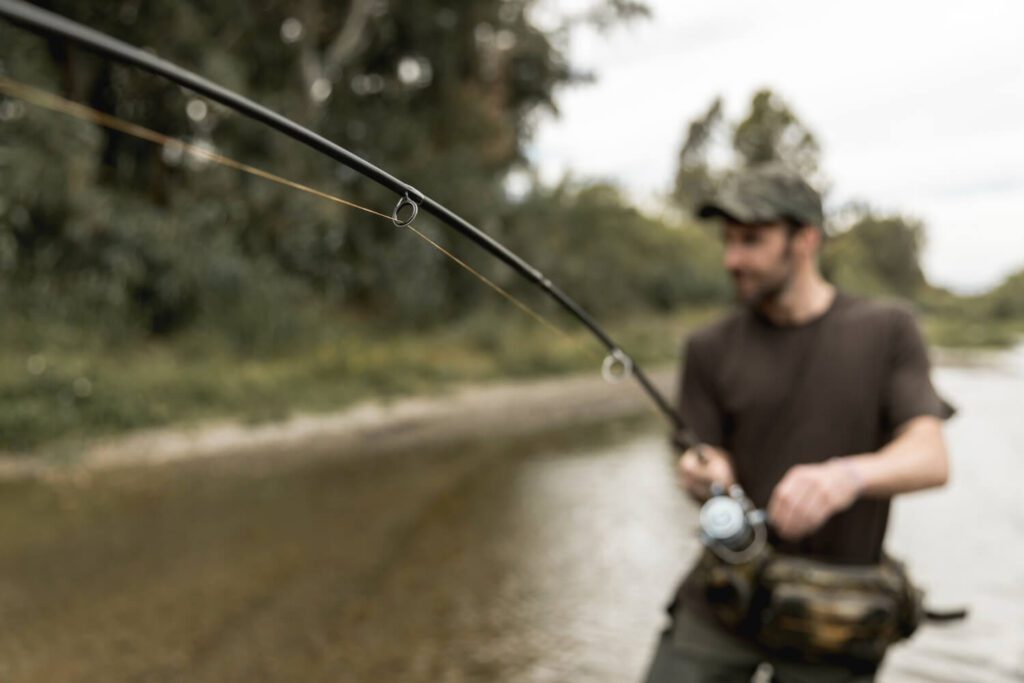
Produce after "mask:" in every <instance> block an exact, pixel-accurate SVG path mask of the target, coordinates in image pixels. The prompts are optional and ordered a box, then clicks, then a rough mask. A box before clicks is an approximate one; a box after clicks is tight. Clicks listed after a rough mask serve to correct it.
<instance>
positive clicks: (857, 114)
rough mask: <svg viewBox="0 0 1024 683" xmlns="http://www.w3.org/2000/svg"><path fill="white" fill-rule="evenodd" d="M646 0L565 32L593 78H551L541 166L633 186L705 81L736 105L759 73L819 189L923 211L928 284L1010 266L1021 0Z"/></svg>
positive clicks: (703, 103) (691, 108)
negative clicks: (821, 180) (804, 136)
mask: <svg viewBox="0 0 1024 683" xmlns="http://www.w3.org/2000/svg"><path fill="white" fill-rule="evenodd" d="M552 2H554V3H555V4H556V5H558V6H559V7H560V8H563V9H564V8H565V7H567V6H570V5H572V4H574V3H573V2H571V1H570V0H552ZM648 4H649V5H650V6H651V8H652V10H653V12H654V16H653V17H652V18H651V19H649V20H640V21H637V22H636V23H634V24H633V25H632V26H628V27H621V28H617V29H615V30H613V31H612V32H611V33H610V34H608V35H604V36H601V35H598V34H595V33H593V32H579V33H577V34H576V35H575V37H574V38H573V41H572V43H571V55H572V60H573V62H574V63H575V64H576V65H577V66H578V67H583V68H587V69H591V70H593V71H594V72H595V73H596V75H597V78H598V80H597V82H596V83H594V84H591V85H586V86H578V87H573V88H570V89H566V90H563V91H562V92H561V94H560V96H559V98H558V104H559V107H560V108H561V112H562V115H561V117H560V118H559V119H552V120H547V121H545V122H544V124H543V125H542V126H541V128H540V130H539V134H538V135H537V137H536V139H535V141H534V144H533V145H532V148H531V152H530V153H531V156H532V157H533V160H534V161H535V162H536V163H537V164H538V165H539V167H540V168H541V172H542V176H543V177H544V178H545V179H547V180H557V179H558V178H559V177H561V175H562V174H563V173H564V172H566V171H571V172H572V173H573V174H574V175H575V176H578V177H588V178H589V177H594V178H606V179H612V180H615V181H616V182H618V183H619V184H621V185H623V186H624V187H626V188H628V189H629V190H630V192H631V194H632V195H633V196H634V197H636V198H637V199H638V200H639V201H641V202H651V201H652V198H654V197H656V196H659V195H663V194H664V193H665V192H666V191H667V190H668V188H669V187H670V185H671V182H672V177H673V174H674V167H675V159H676V155H677V153H678V150H679V146H680V144H681V142H682V139H683V135H684V131H685V127H686V125H687V124H688V122H689V121H690V120H691V119H692V118H694V117H695V116H696V115H698V114H700V113H701V112H703V111H704V110H705V109H706V108H707V106H708V104H709V103H710V102H711V100H712V99H713V98H714V97H715V96H716V95H722V96H723V97H724V98H725V100H726V111H727V116H728V117H729V118H732V119H735V118H737V117H739V116H742V114H743V113H744V112H745V110H746V106H747V104H748V103H749V100H750V96H751V94H752V93H753V92H754V91H755V90H756V89H758V88H760V87H764V86H767V87H770V88H772V89H773V90H775V91H776V92H778V93H779V94H780V95H782V96H783V98H784V99H786V100H787V101H788V102H789V104H790V105H791V106H792V107H793V109H794V110H795V111H796V113H797V115H798V116H800V117H801V119H802V120H803V121H804V123H805V124H807V125H808V126H809V127H810V128H811V129H812V130H813V131H814V132H815V133H816V135H817V136H818V139H819V141H820V142H821V144H822V148H823V159H824V171H825V173H826V174H827V175H828V177H829V178H830V179H831V181H832V184H833V185H832V194H831V196H830V202H831V203H832V204H833V205H835V204H839V203H842V202H845V201H847V200H850V199H864V200H867V201H869V202H871V203H872V204H873V205H876V206H878V207H879V208H881V209H884V210H893V211H899V212H902V213H906V214H910V215H913V216H916V217H918V218H920V219H922V220H924V222H925V224H926V225H927V235H928V243H927V246H926V251H925V254H924V267H925V271H926V273H927V275H928V277H929V278H930V279H931V281H932V282H934V283H936V284H940V285H945V286H949V287H952V288H954V289H956V290H958V291H961V292H969V291H979V290H983V289H985V288H988V287H990V286H992V285H993V284H995V283H997V282H998V281H1000V280H1001V279H1002V278H1003V277H1004V276H1005V275H1006V274H1007V273H1009V272H1011V271H1014V270H1017V269H1020V268H1024V2H1021V1H1020V0H970V1H967V0H963V1H960V2H948V1H935V0H932V1H931V2H916V1H914V2H911V1H905V0H887V1H886V2H882V1H877V0H860V1H859V2H855V3H853V2H850V3H835V2H822V1H821V0H781V1H780V0H773V1H771V2H765V1H763V0H762V1H760V2H758V1H746V0H715V1H714V2H710V1H708V2H692V1H686V0H648Z"/></svg>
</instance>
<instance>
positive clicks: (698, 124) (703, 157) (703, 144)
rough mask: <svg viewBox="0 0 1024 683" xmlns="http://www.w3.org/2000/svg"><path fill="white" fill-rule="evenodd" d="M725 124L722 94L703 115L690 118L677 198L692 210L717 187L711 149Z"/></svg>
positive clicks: (681, 153)
mask: <svg viewBox="0 0 1024 683" xmlns="http://www.w3.org/2000/svg"><path fill="white" fill-rule="evenodd" d="M721 124H722V98H720V97H716V98H715V100H714V101H713V102H712V103H711V106H710V107H708V110H707V111H706V112H705V113H704V114H703V115H702V116H699V117H697V118H696V119H694V120H693V121H691V122H690V126H689V129H688V130H687V133H686V140H685V141H684V142H683V146H682V148H681V149H680V150H679V161H678V163H677V165H676V179H675V187H674V189H673V192H672V198H673V200H674V201H675V202H676V203H677V204H678V205H679V206H681V207H683V208H684V209H686V210H687V212H692V211H693V210H694V209H695V208H696V207H697V205H698V204H700V203H701V202H702V201H703V200H705V199H707V198H708V197H710V196H711V195H712V194H713V193H714V191H715V184H716V178H715V176H714V174H713V172H712V170H711V168H710V167H709V165H708V152H709V151H710V149H711V144H712V143H713V142H714V135H715V132H716V131H717V129H718V128H719V127H720V126H721Z"/></svg>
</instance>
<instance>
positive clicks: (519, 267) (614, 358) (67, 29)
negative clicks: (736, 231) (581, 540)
mask: <svg viewBox="0 0 1024 683" xmlns="http://www.w3.org/2000/svg"><path fill="white" fill-rule="evenodd" d="M0 16H2V17H4V18H6V19H7V20H9V21H11V22H12V23H14V24H16V25H18V26H21V27H23V28H26V29H28V30H30V31H33V32H36V33H42V34H47V35H53V36H58V37H60V38H64V39H66V40H69V41H71V42H74V43H76V44H78V45H80V46H81V47H83V48H86V49H87V50H90V51H92V52H95V53H97V54H99V55H101V56H104V57H106V58H108V59H112V60H114V61H117V62H121V63H124V64H127V65H130V66H133V67H135V68H138V69H141V70H143V71H147V72H149V73H152V74H155V75H157V76H160V77H162V78H165V79H167V80H169V81H172V82H174V83H177V84H178V85H180V86H182V87H184V88H187V89H189V90H191V91H193V92H195V93H198V94H200V95H202V96H204V97H206V98H208V99H210V100H213V101H215V102H219V103H220V104H222V105H224V106H226V107H228V108H230V109H233V110H234V111H236V112H238V113H239V114H241V115H242V116H245V117H247V118H250V119H253V120H255V121H259V122H260V123H263V124H265V125H267V126H270V127H271V128H273V129H275V130H277V131H279V132H281V133H283V134H284V135H287V136H288V137H290V138H292V139H293V140H295V141H297V142H299V143H301V144H303V145H305V146H307V147H310V148H311V149H313V150H315V151H317V152H319V153H321V154H324V155H326V156H327V157H329V158H331V159H333V160H335V161H337V162H340V163H342V164H344V165H345V166H347V167H349V168H350V169H352V170H354V171H356V172H357V173H360V174H361V175H363V176H365V177H366V178H368V179H370V180H372V181H374V182H376V183H377V184H379V185H381V186H383V187H385V188H387V189H388V190H390V191H392V192H394V193H395V194H396V195H398V197H399V199H398V203H397V204H396V205H395V208H394V211H393V212H392V214H391V220H392V222H393V223H394V224H395V225H396V226H397V227H409V226H411V224H412V222H413V221H414V220H415V219H416V216H417V215H418V213H419V212H420V211H421V210H422V211H424V212H426V213H428V214H430V215H432V216H434V217H435V218H437V219H438V220H440V221H441V222H442V223H444V224H445V225H447V226H449V227H450V228H452V229H454V230H456V231H457V232H459V233H460V234H462V235H463V236H465V237H467V238H469V239H470V240H472V241H473V242H475V243H476V244H477V245H479V246H480V247H482V248H483V249H484V250H486V251H487V252H488V253H490V254H491V255H492V256H494V257H496V258H497V259H499V260H500V261H502V262H503V263H505V264H506V265H508V266H509V267H511V268H512V269H513V270H514V271H516V272H517V273H519V275H521V276H523V277H524V278H526V279H527V280H528V281H530V282H531V283H532V284H534V285H535V286H537V287H539V288H540V289H541V290H542V291H543V292H544V293H545V294H547V295H548V296H549V297H551V298H552V299H554V300H555V301H556V302H557V303H558V305H559V306H561V307H562V308H563V309H564V310H566V311H568V312H569V313H570V314H571V315H572V316H573V317H574V318H576V319H577V320H578V321H579V322H581V323H582V324H583V325H584V327H586V328H587V329H588V330H589V331H590V332H591V334H593V335H594V336H595V337H597V339H598V340H599V341H600V342H601V344H602V345H603V346H604V347H605V348H606V349H607V351H608V355H607V357H606V358H605V360H604V363H603V365H602V374H603V375H604V377H605V379H607V380H608V381H615V380H617V379H618V378H621V377H622V376H625V375H627V374H629V375H632V376H633V378H634V379H635V380H636V381H637V382H638V383H639V384H640V387H641V388H642V389H643V391H644V392H645V393H646V394H647V396H648V397H649V398H650V399H651V400H652V401H653V402H654V404H655V406H656V407H657V408H658V410H659V411H660V413H661V414H662V415H663V416H664V417H666V418H667V419H668V421H669V422H670V423H671V425H672V427H673V428H674V430H675V432H674V433H675V437H674V438H675V441H676V443H677V445H679V446H681V447H690V446H696V445H697V443H698V439H697V437H696V435H695V434H694V433H693V432H692V430H690V429H689V427H688V426H687V425H686V424H685V423H684V422H683V420H682V418H681V417H680V416H679V414H678V413H677V412H676V411H675V410H673V409H672V406H671V404H670V403H669V402H668V400H666V399H665V397H664V396H663V395H662V394H661V392H659V391H658V389H657V388H656V387H655V386H654V384H653V383H652V382H651V380H650V378H649V377H648V376H647V375H646V374H645V373H644V371H643V370H642V369H641V368H640V366H639V365H638V364H637V363H636V361H634V360H633V359H632V358H631V357H630V356H629V355H628V354H627V353H626V352H625V351H624V350H623V349H622V347H620V346H619V345H618V344H617V343H615V341H614V340H613V339H612V338H611V337H610V336H609V335H608V334H607V333H606V332H605V331H604V330H603V329H602V328H601V326H600V325H598V324H597V321H596V320H594V318H593V317H592V316H591V315H590V314H589V313H587V311H585V310H584V309H583V308H582V307H581V306H580V305H579V304H577V303H576V302H575V301H573V300H572V299H571V298H570V297H569V296H568V295H567V294H565V292H563V291H562V290H561V289H559V288H558V287H557V286H556V285H555V284H554V283H552V282H551V280H549V279H548V278H547V277H546V276H545V275H544V274H543V273H541V272H540V271H539V270H537V269H536V268H534V267H533V266H531V265H530V264H529V263H527V262H526V261H524V260H523V259H522V258H521V257H519V256H517V255H516V254H515V253H513V252H512V251H510V250H509V249H508V248H507V247H505V246H504V245H503V244H501V243H500V242H498V241H497V240H495V239H494V238H492V237H491V236H489V235H488V234H486V233H485V232H483V231H482V230H480V229H479V228H477V227H476V226H474V225H473V224H472V223H470V222H469V221H467V220H465V219H464V218H462V217H461V216H459V215H457V214H456V213H455V212H453V211H452V210H450V209H448V208H447V207H445V206H443V205H442V204H440V203H439V202H437V201H435V200H433V199H431V198H430V197H428V196H426V195H425V194H424V193H422V192H420V191H419V190H417V189H416V188H415V187H413V186H412V185H409V184H408V183H406V182H404V181H402V180H399V179H398V178H396V177H394V176H393V175H391V174H390V173H387V172H386V171H384V170H382V169H380V168H378V167H377V166H375V165H373V164H372V163H370V162H369V161H367V160H366V159H363V158H362V157H360V156H358V155H356V154H353V153H352V152H350V151H349V150H347V149H345V148H344V147H342V146H340V145H338V144H336V143H334V142H331V141H330V140H328V139H327V138H325V137H323V136H321V135H319V134H317V133H315V132H313V131H312V130H310V129H308V128H305V127H304V126H301V125H299V124H298V123H296V122H295V121H292V120H291V119H289V118H287V117H285V116H283V115H281V114H278V113H277V112H275V111H273V110H271V109H268V108H267V107H264V106H263V105H261V104H258V103H256V102H254V101H253V100H251V99H249V98H247V97H245V96H243V95H240V94H239V93H237V92H234V91H233V90H229V89H228V88H225V87H223V86H221V85H218V84H217V83H214V82H213V81H210V80H209V79H206V78H204V77H202V76H200V75H198V74H196V73H195V72H193V71H189V70H188V69H185V68H183V67H181V66H178V65H177V64H174V63H173V62H170V61H168V60H166V59H162V58H160V57H158V56H156V55H154V54H152V53H150V52H147V51H145V50H142V49H139V48H137V47H135V46H132V45H129V44H128V43H125V42H124V41H121V40H118V39H117V38H114V37H112V36H109V35H107V34H105V33H103V32H101V31H97V30H96V29H93V28H90V27H88V26H85V25H83V24H80V23H78V22H76V21H72V20H71V19H68V18H66V17H64V16H61V15H59V14H56V13H54V12H50V11H48V10H45V9H41V8H39V7H35V6H33V5H30V4H28V3H27V2H23V1H22V0H0Z"/></svg>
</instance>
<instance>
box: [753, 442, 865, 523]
mask: <svg viewBox="0 0 1024 683" xmlns="http://www.w3.org/2000/svg"><path fill="white" fill-rule="evenodd" d="M862 487H863V480H862V479H861V477H860V474H859V473H858V471H857V469H856V466H855V465H854V464H853V463H852V462H849V461H846V462H844V461H843V459H841V458H834V459H832V460H829V461H828V462H823V463H816V464H810V465H796V466H795V467H792V468H790V470H789V471H788V472H786V475H785V476H784V477H782V481H780V482H779V483H778V485H777V486H776V487H775V490H774V491H772V497H771V500H770V501H768V518H769V519H770V520H771V524H772V526H773V527H774V528H775V531H776V532H777V533H778V534H779V536H781V537H782V538H784V539H785V540H787V541H796V540H798V539H800V538H803V537H804V536H806V535H808V534H810V533H812V532H813V531H815V530H817V529H818V527H820V526H821V525H822V524H824V523H825V522H826V521H828V519H829V518H830V517H832V515H834V514H836V513H838V512H842V511H843V510H845V509H846V508H848V507H850V506H851V505H853V502H854V501H855V500H857V497H858V496H859V495H860V492H861V488H862Z"/></svg>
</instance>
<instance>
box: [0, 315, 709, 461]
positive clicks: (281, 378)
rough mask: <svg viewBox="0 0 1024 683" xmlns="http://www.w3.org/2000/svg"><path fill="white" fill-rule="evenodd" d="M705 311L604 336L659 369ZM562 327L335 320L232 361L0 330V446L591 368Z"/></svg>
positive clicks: (176, 346)
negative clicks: (429, 326)
mask: <svg viewBox="0 0 1024 683" xmlns="http://www.w3.org/2000/svg"><path fill="white" fill-rule="evenodd" d="M712 314H713V311H698V312H693V313H688V314H686V315H679V316H673V317H654V316H645V317H638V318H635V319H631V320H623V321H619V322H618V323H616V324H611V325H609V326H608V328H609V331H610V332H611V333H612V335H613V336H614V337H615V338H616V339H617V340H618V341H619V342H620V343H621V344H623V345H624V346H625V347H626V348H628V349H629V350H630V352H631V353H632V354H634V356H635V357H636V358H637V359H638V360H639V361H640V362H642V363H646V364H651V363H665V362H671V361H673V360H674V359H675V357H676V355H677V352H678V348H679V342H680V339H681V338H682V336H683V334H684V333H685V330H686V329H689V328H691V327H692V326H693V325H695V324H699V322H701V321H703V320H705V319H707V318H708V317H709V316H710V315H712ZM561 328H562V329H563V330H565V331H566V334H565V335H560V334H556V333H554V332H552V331H551V330H548V329H546V328H544V327H543V326H541V325H538V324H537V323H535V322H533V321H532V320H529V319H527V318H525V317H519V316H515V314H514V313H513V314H512V315H508V314H506V315H502V316H498V315H494V316H491V315H478V316H476V317H473V318H471V319H468V320H465V321H461V322H458V323H456V324H453V325H451V326H448V327H443V328H437V329H433V330H429V331H425V332H411V331H403V332H397V333H395V332H389V331H387V330H383V329H379V328H376V327H374V326H373V325H371V324H367V323H365V322H362V321H359V320H355V319H341V320H337V321H336V322H334V323H332V324H331V325H330V327H329V328H325V329H322V330H319V331H318V332H317V334H316V335H315V338H307V339H305V340H297V341H295V342H293V343H292V344H290V345H289V347H288V348H287V349H284V350H280V351H279V352H277V353H275V354H269V355H261V356H240V355H239V354H238V353H237V351H236V350H235V349H234V348H233V347H232V346H231V345H229V344H227V343H225V342H224V341H223V340H222V339H218V338H217V337H212V336H204V335H202V334H199V333H197V334H191V335H187V336H183V337H180V338H177V339H175V340H173V341H164V342H155V341H145V340H140V339H137V338H135V339H133V338H124V339H121V340H116V339H114V340H112V339H110V338H109V335H103V336H100V335H97V336H94V337H92V338H86V339H83V338H82V336H81V334H80V332H81V331H80V330H79V331H77V332H78V333H74V332H75V331H72V330H60V329H58V328H54V329H51V330H48V331H46V333H45V334H39V333H38V331H36V333H34V334H31V335H30V334H21V335H17V334H12V333H11V331H10V330H8V333H7V334H6V335H5V336H6V339H5V343H4V345H3V347H2V348H3V350H2V352H0V451H11V452H30V451H32V450H33V449H37V448H38V447H39V446H41V445H42V444H44V443H47V442H60V441H63V442H70V441H73V440H75V439H79V438H83V437H96V436H102V435H109V434H115V433H119V432H124V431H127V430H132V429H138V428H143V427H153V426H157V425H165V424H170V423H194V422H197V421H202V420H209V419H215V418H223V417H232V418H239V419H242V420H251V421H254V422H258V421H265V420H272V419H280V418H284V417H286V416H287V415H289V414H290V413H293V412H302V411H313V412H316V411H331V410H337V409H339V408H342V407H344V406H346V405H350V404H352V403H355V402H358V401H361V400H366V399H369V398H376V397H389V396H398V395H408V394H416V393H428V392H435V391H439V390H443V389H444V388H445V387H449V386H452V385H454V384H458V383H461V382H467V381H488V380H496V379H509V378H526V377H537V376H543V375H553V374H559V373H568V372H577V371H585V370H593V371H595V372H597V371H598V368H599V367H600V362H601V359H602V357H603V353H602V352H601V350H600V348H599V346H598V344H597V343H596V342H595V341H594V340H593V338H592V337H591V336H590V335H589V334H588V333H586V332H585V331H583V330H582V329H581V328H580V327H579V326H572V325H571V324H570V323H567V322H564V321H563V322H562V324H561Z"/></svg>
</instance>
